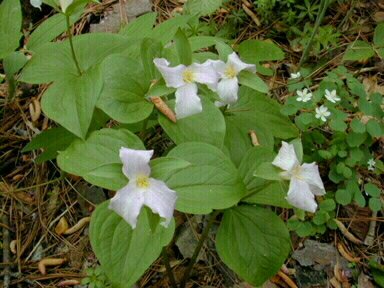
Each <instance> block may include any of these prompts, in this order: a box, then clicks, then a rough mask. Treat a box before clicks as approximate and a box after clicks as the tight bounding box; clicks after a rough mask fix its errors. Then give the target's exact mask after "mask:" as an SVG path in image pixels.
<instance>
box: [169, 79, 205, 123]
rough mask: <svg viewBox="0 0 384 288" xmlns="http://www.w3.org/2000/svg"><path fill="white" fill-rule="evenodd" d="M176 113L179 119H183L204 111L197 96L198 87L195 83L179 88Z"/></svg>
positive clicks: (176, 94)
mask: <svg viewBox="0 0 384 288" xmlns="http://www.w3.org/2000/svg"><path fill="white" fill-rule="evenodd" d="M175 96H176V105H175V112H176V117H177V119H182V118H185V117H188V116H191V115H194V114H197V113H200V112H201V111H203V106H202V105H201V100H200V98H199V96H198V95H197V85H196V84H194V83H191V84H187V85H184V86H182V87H180V88H177V90H176V93H175Z"/></svg>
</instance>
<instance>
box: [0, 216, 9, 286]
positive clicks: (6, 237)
mask: <svg viewBox="0 0 384 288" xmlns="http://www.w3.org/2000/svg"><path fill="white" fill-rule="evenodd" d="M1 218H2V219H1V220H2V222H3V224H4V226H9V222H8V217H7V215H3V217H1ZM9 239H10V238H9V230H8V229H7V228H5V227H3V263H9V262H10V257H9V242H10V241H9ZM3 273H4V282H3V287H4V288H8V287H9V284H10V282H11V275H10V269H9V266H8V265H5V267H4V269H3Z"/></svg>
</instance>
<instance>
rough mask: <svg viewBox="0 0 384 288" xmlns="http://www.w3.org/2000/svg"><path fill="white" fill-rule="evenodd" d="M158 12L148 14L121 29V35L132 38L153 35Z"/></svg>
mask: <svg viewBox="0 0 384 288" xmlns="http://www.w3.org/2000/svg"><path fill="white" fill-rule="evenodd" d="M156 17H157V13H156V12H151V13H146V14H144V15H142V16H140V17H138V18H136V19H135V20H133V21H132V22H131V21H129V23H128V24H127V25H126V26H124V27H123V28H121V30H120V32H119V34H121V35H124V36H128V37H131V38H145V37H149V36H150V35H151V32H152V29H153V27H154V26H155V23H156Z"/></svg>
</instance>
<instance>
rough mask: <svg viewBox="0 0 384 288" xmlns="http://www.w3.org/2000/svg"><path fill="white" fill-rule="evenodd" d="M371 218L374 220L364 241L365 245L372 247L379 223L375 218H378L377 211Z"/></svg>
mask: <svg viewBox="0 0 384 288" xmlns="http://www.w3.org/2000/svg"><path fill="white" fill-rule="evenodd" d="M371 217H372V218H373V220H372V221H371V222H370V223H369V229H368V233H367V236H365V239H364V244H365V245H367V246H371V245H372V244H373V241H374V240H375V230H376V223H377V222H376V220H375V218H376V217H377V211H373V212H372V216H371Z"/></svg>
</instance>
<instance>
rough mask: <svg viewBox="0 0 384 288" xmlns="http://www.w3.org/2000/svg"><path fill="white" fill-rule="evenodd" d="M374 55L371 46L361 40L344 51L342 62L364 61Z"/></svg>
mask: <svg viewBox="0 0 384 288" xmlns="http://www.w3.org/2000/svg"><path fill="white" fill-rule="evenodd" d="M374 55H375V51H374V50H373V48H372V46H371V45H370V44H369V43H367V42H365V41H362V40H356V41H355V42H353V43H352V44H350V45H349V46H348V48H347V50H346V51H345V54H344V56H343V61H364V60H367V59H369V58H371V57H372V56H374Z"/></svg>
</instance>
